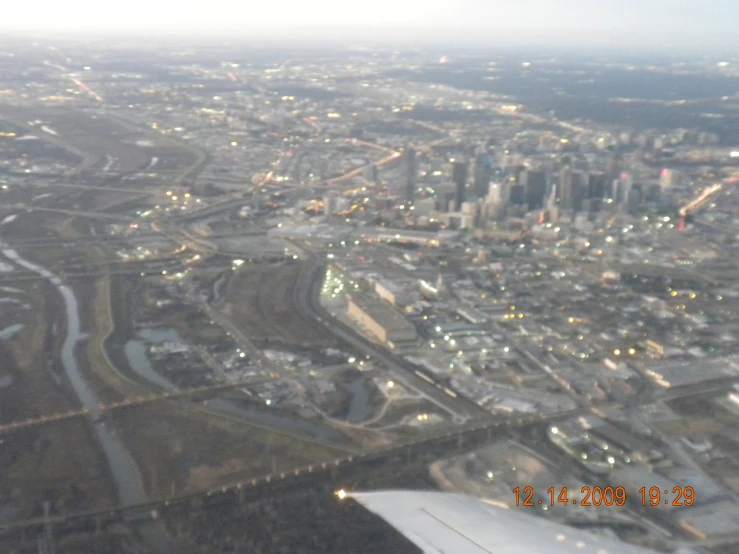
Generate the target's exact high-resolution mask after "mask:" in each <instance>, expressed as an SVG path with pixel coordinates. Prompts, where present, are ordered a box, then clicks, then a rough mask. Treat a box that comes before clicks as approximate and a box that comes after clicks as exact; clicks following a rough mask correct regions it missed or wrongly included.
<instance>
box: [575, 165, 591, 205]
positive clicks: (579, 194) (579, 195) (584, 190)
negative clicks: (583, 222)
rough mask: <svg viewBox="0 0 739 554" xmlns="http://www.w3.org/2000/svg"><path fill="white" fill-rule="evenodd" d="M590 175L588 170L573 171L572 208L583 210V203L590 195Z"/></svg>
mask: <svg viewBox="0 0 739 554" xmlns="http://www.w3.org/2000/svg"><path fill="white" fill-rule="evenodd" d="M589 179H590V175H589V174H588V173H587V172H586V171H573V172H572V209H573V210H575V211H576V212H579V211H580V210H582V203H583V201H584V200H585V199H586V198H587V197H588V184H589Z"/></svg>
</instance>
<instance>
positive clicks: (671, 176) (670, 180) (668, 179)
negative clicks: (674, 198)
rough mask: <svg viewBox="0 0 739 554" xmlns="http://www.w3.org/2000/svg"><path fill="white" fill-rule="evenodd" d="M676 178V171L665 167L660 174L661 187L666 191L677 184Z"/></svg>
mask: <svg viewBox="0 0 739 554" xmlns="http://www.w3.org/2000/svg"><path fill="white" fill-rule="evenodd" d="M675 180H676V179H675V172H674V171H672V170H671V169H667V168H665V169H663V170H662V171H661V172H660V174H659V188H660V189H662V191H663V192H664V191H666V190H667V189H669V188H671V187H672V186H674V185H675Z"/></svg>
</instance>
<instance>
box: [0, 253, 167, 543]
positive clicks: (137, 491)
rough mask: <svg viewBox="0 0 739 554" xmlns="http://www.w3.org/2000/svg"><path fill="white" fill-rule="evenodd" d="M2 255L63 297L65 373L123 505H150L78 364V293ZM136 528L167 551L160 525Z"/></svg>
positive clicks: (133, 465)
mask: <svg viewBox="0 0 739 554" xmlns="http://www.w3.org/2000/svg"><path fill="white" fill-rule="evenodd" d="M2 253H3V254H4V255H5V257H6V258H8V259H9V260H12V261H13V262H14V263H16V264H18V265H19V266H21V267H24V268H26V269H28V270H30V271H33V272H35V273H37V274H39V275H41V276H42V277H44V278H45V279H47V280H48V281H49V282H50V283H51V284H53V285H54V286H55V287H56V288H57V290H58V291H59V293H60V294H61V295H62V298H63V299H64V306H65V311H66V317H67V328H66V333H67V334H66V337H65V339H64V344H63V345H62V352H61V358H62V359H61V361H62V367H63V369H64V373H65V374H66V376H67V379H68V380H69V383H70V384H71V386H72V389H73V390H74V393H75V395H76V396H77V398H78V399H79V401H80V404H82V406H83V407H85V408H87V409H88V410H90V414H91V417H90V419H91V422H92V426H93V429H94V431H95V435H96V437H97V439H98V441H99V443H100V446H101V448H102V451H103V454H104V456H105V460H106V462H107V464H108V467H109V469H110V473H111V475H112V477H113V481H114V482H115V485H116V488H117V490H118V500H119V503H120V505H122V506H124V507H125V506H131V505H135V504H140V503H144V502H147V501H148V500H149V497H148V495H147V494H146V491H145V490H144V486H143V483H142V479H141V474H140V473H139V470H138V467H137V466H136V463H135V462H134V460H133V457H132V456H131V454H130V453H129V452H128V450H126V447H125V446H124V445H123V443H122V442H121V441H120V440H119V439H118V438H117V437H116V436H115V434H114V433H113V432H112V431H111V430H110V429H108V428H107V427H106V425H105V423H104V422H102V421H101V420H100V408H99V407H98V404H99V403H100V402H99V401H98V399H97V397H96V396H95V393H94V392H93V391H92V389H91V388H90V386H89V385H88V384H87V382H86V381H85V378H84V377H83V376H82V374H81V372H80V368H79V365H78V363H77V347H78V345H79V343H80V342H82V341H83V340H84V338H85V337H84V336H83V334H82V333H81V330H80V315H79V305H78V302H77V298H76V296H75V295H74V292H73V291H72V289H71V288H69V287H68V286H67V285H65V284H63V283H62V280H61V279H59V277H57V276H56V275H54V274H53V273H51V272H50V271H49V270H47V269H46V268H44V267H41V266H39V265H36V264H35V263H32V262H30V261H28V260H26V259H24V258H22V257H21V256H20V255H19V254H18V253H17V252H16V251H15V250H12V249H4V250H2ZM136 527H137V529H138V530H139V532H140V533H141V534H142V536H143V537H144V539H145V540H146V541H147V542H148V543H149V545H150V546H151V547H153V548H154V549H155V551H158V552H166V551H167V548H168V545H167V540H166V537H164V535H163V534H162V532H161V530H160V529H159V527H158V526H157V525H156V524H154V523H153V522H151V521H148V522H147V521H142V522H139V523H137V524H136Z"/></svg>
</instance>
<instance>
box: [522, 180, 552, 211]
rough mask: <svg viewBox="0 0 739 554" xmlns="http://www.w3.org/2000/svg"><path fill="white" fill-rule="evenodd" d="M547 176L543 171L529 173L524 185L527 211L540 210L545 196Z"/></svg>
mask: <svg viewBox="0 0 739 554" xmlns="http://www.w3.org/2000/svg"><path fill="white" fill-rule="evenodd" d="M547 188H548V187H547V176H546V173H544V172H543V171H529V172H528V179H527V183H526V204H528V207H529V210H535V209H538V208H541V207H542V206H543V205H544V199H545V198H544V197H545V196H546V194H547Z"/></svg>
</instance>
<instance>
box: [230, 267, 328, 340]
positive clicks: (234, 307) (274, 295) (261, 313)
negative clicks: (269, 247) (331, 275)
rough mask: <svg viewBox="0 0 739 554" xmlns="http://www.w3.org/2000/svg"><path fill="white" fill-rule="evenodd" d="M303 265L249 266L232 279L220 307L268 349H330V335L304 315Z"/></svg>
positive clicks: (246, 332)
mask: <svg viewBox="0 0 739 554" xmlns="http://www.w3.org/2000/svg"><path fill="white" fill-rule="evenodd" d="M301 267H302V265H301V264H245V265H243V266H242V267H241V268H240V269H239V270H238V271H237V272H236V273H235V274H234V276H233V277H232V278H231V279H230V282H229V284H228V287H227V291H226V295H225V297H224V299H223V300H222V301H221V303H220V304H219V305H218V308H219V309H220V310H221V312H222V313H223V314H224V315H225V316H227V317H229V318H230V319H231V321H233V322H234V323H235V324H236V325H238V326H239V328H240V329H241V330H242V331H243V333H244V334H246V335H247V336H248V337H249V338H250V339H252V340H254V341H255V343H257V344H258V345H264V346H267V347H271V348H274V347H288V348H289V347H298V348H326V347H328V346H331V345H332V344H334V340H333V338H332V337H331V335H330V334H328V333H326V332H325V331H324V329H323V328H322V327H321V326H319V325H317V324H316V323H315V322H314V321H313V320H311V319H308V318H306V317H304V316H303V315H301V314H300V313H299V311H298V309H297V307H296V305H295V287H296V285H297V283H298V276H299V275H300V270H301Z"/></svg>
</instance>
